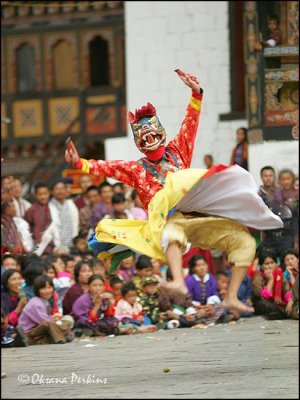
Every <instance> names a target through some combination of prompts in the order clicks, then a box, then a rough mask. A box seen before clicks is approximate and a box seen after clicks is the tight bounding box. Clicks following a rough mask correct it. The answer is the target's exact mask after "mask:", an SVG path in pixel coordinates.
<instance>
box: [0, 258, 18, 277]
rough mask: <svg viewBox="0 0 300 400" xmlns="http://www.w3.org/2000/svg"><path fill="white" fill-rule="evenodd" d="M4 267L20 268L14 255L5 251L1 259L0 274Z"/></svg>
mask: <svg viewBox="0 0 300 400" xmlns="http://www.w3.org/2000/svg"><path fill="white" fill-rule="evenodd" d="M6 269H15V270H17V271H20V270H21V267H20V264H19V260H18V258H17V256H16V255H14V254H10V253H5V254H3V256H2V259H1V275H2V273H3V272H4V271H5V270H6Z"/></svg>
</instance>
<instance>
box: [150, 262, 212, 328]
mask: <svg viewBox="0 0 300 400" xmlns="http://www.w3.org/2000/svg"><path fill="white" fill-rule="evenodd" d="M166 280H167V281H168V282H170V281H172V280H173V277H172V272H171V269H170V268H168V269H167V272H166ZM158 301H159V308H160V311H161V312H163V313H164V314H165V321H171V322H170V323H169V324H168V325H167V326H168V327H172V325H173V324H172V322H174V320H176V321H178V323H179V324H178V323H177V324H175V325H174V327H177V326H178V327H191V326H193V325H195V324H196V323H200V322H201V317H203V316H205V315H204V314H205V313H204V312H203V310H201V311H200V310H198V311H197V310H196V309H195V308H194V307H193V303H192V297H191V295H190V294H189V293H188V294H187V295H183V294H181V293H173V294H170V293H168V292H167V291H165V290H163V289H162V288H161V289H160V290H159V297H158Z"/></svg>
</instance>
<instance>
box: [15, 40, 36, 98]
mask: <svg viewBox="0 0 300 400" xmlns="http://www.w3.org/2000/svg"><path fill="white" fill-rule="evenodd" d="M16 63H17V88H18V92H22V93H23V92H29V91H33V90H35V89H36V77H35V51H34V48H33V47H32V46H30V45H29V44H28V43H23V44H22V45H21V46H20V47H19V48H17V50H16Z"/></svg>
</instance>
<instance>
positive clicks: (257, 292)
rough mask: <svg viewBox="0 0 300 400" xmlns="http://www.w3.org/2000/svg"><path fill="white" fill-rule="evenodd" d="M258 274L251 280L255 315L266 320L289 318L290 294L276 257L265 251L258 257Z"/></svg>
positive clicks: (291, 302) (290, 309)
mask: <svg viewBox="0 0 300 400" xmlns="http://www.w3.org/2000/svg"><path fill="white" fill-rule="evenodd" d="M259 264H260V266H261V270H260V272H257V273H256V275H255V276H254V278H253V280H252V289H253V299H252V300H253V305H254V309H255V314H257V315H263V316H264V317H265V318H266V319H286V318H290V314H291V312H292V305H293V299H292V293H291V291H290V290H289V285H288V282H287V281H286V280H285V278H284V276H283V271H282V269H281V268H280V267H279V266H278V265H277V257H276V255H275V254H274V253H273V252H272V251H271V250H268V249H266V250H265V251H264V252H261V254H260V256H259Z"/></svg>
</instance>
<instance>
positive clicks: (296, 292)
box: [291, 274, 299, 319]
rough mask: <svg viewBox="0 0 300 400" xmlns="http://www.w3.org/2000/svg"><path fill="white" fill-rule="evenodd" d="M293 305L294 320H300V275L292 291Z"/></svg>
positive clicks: (292, 316)
mask: <svg viewBox="0 0 300 400" xmlns="http://www.w3.org/2000/svg"><path fill="white" fill-rule="evenodd" d="M292 295H293V305H292V313H291V318H292V319H299V274H298V275H297V278H296V281H295V283H294V286H293V289H292Z"/></svg>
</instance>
